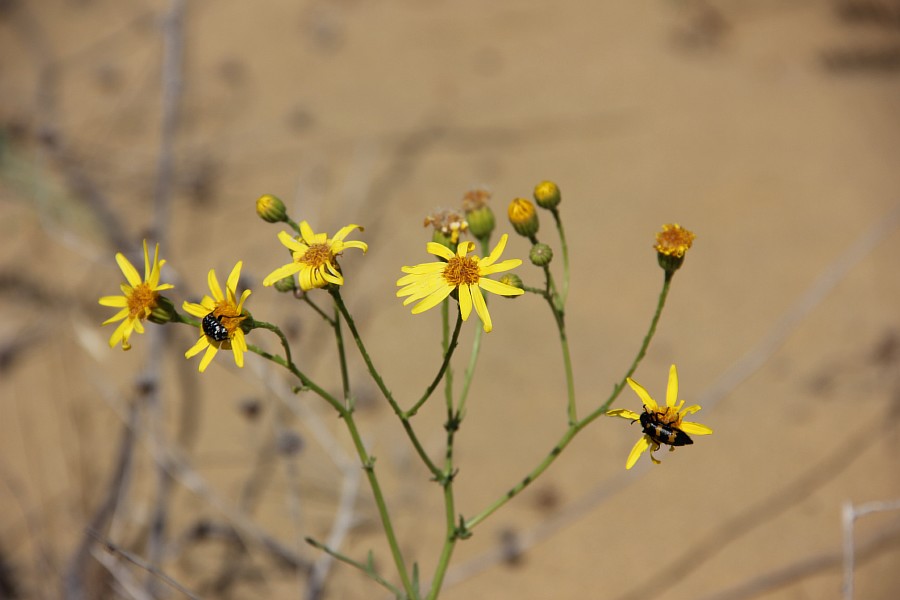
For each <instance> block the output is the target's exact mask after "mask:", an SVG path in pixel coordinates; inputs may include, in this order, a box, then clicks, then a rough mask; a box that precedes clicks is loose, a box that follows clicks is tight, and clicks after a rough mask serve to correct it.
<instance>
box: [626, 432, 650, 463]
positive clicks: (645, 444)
mask: <svg viewBox="0 0 900 600" xmlns="http://www.w3.org/2000/svg"><path fill="white" fill-rule="evenodd" d="M649 447H650V439H649V438H648V437H647V436H646V435H642V436H641V439H639V440H638V441H637V442H636V443H635V444H634V446H632V447H631V452H629V453H628V460H626V461H625V468H626V469H630V468H631V467H633V466H634V463H636V462H637V459H639V458H640V457H641V454H643V453H644V452H646V451H647V449H648V448H649Z"/></svg>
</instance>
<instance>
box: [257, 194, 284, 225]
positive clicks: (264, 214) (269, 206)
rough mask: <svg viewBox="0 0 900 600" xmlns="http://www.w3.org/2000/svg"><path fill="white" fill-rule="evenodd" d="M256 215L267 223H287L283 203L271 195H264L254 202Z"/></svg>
mask: <svg viewBox="0 0 900 600" xmlns="http://www.w3.org/2000/svg"><path fill="white" fill-rule="evenodd" d="M256 214H257V215H259V218H260V219H262V220H263V221H266V222H268V223H279V222H281V221H287V212H286V210H285V208H284V202H282V201H281V200H280V199H279V198H278V197H277V196H273V195H272V194H264V195H262V196H260V197H259V198H258V199H257V200H256Z"/></svg>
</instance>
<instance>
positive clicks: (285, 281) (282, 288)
mask: <svg viewBox="0 0 900 600" xmlns="http://www.w3.org/2000/svg"><path fill="white" fill-rule="evenodd" d="M273 287H274V288H275V289H276V290H278V291H279V292H293V291H294V290H295V289H297V278H296V277H294V276H293V275H288V276H287V277H282V278H281V279H279V280H278V281H276V282H275V285H274V286H273Z"/></svg>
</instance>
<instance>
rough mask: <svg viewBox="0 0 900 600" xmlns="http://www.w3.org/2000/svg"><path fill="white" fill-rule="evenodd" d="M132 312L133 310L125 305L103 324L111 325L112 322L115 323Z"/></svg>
mask: <svg viewBox="0 0 900 600" xmlns="http://www.w3.org/2000/svg"><path fill="white" fill-rule="evenodd" d="M130 312H131V311H130V310H129V309H128V307H125V308H123V309H122V310H120V311H119V312H117V313H116V314H115V315H113V316H111V317H110V318H108V319H107V320H105V321H103V323H102V325H109V324H110V323H115V322H116V321H121V320H122V319H124V318H125V317H127V316H128V314H129V313H130Z"/></svg>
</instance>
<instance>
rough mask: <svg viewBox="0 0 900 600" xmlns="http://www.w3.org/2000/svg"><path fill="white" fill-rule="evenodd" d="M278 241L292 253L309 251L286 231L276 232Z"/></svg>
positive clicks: (307, 247)
mask: <svg viewBox="0 0 900 600" xmlns="http://www.w3.org/2000/svg"><path fill="white" fill-rule="evenodd" d="M278 241H280V242H281V243H282V245H284V247H285V248H287V249H288V250H291V251H292V252H306V251H307V250H309V246H307V245H306V244H301V243H300V242H298V241H297V239H296V238H295V237H294V236H292V235H291V234H289V233H288V232H287V231H280V232H278Z"/></svg>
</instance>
